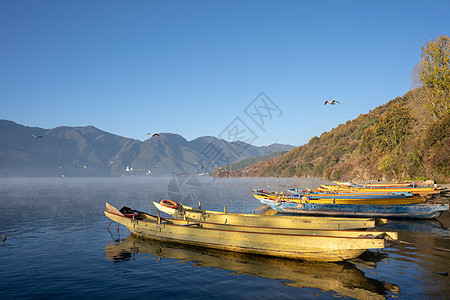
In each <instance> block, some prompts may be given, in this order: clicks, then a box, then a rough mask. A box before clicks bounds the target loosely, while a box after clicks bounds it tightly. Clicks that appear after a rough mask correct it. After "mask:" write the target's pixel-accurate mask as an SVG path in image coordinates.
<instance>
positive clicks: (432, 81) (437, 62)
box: [414, 35, 450, 120]
mask: <svg viewBox="0 0 450 300" xmlns="http://www.w3.org/2000/svg"><path fill="white" fill-rule="evenodd" d="M421 57H422V61H421V62H420V63H419V65H417V66H416V67H415V68H414V73H415V75H416V76H417V79H418V80H419V82H420V83H421V84H422V85H423V87H424V88H425V91H426V97H427V102H426V106H427V108H428V111H429V112H430V114H431V116H432V117H433V118H434V119H436V120H439V119H442V118H444V117H445V116H446V115H448V114H449V112H450V38H448V37H447V36H446V35H444V36H440V37H438V38H434V39H432V40H431V41H430V42H429V43H425V44H424V45H423V46H422V54H421Z"/></svg>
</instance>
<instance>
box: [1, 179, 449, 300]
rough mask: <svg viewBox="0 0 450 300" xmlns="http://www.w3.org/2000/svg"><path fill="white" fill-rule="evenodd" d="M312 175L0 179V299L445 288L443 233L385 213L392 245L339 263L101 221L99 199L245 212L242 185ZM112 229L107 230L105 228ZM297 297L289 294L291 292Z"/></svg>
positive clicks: (301, 183) (330, 294)
mask: <svg viewBox="0 0 450 300" xmlns="http://www.w3.org/2000/svg"><path fill="white" fill-rule="evenodd" d="M324 183H328V182H326V181H324V180H322V179H318V178H311V179H304V178H302V179H298V178H288V179H285V178H282V179H274V178H256V179H255V178H239V179H213V178H211V177H207V176H194V177H192V176H191V175H190V174H180V175H178V176H173V177H160V178H158V177H135V178H0V235H5V236H6V241H4V242H0V278H1V279H2V280H0V290H1V291H2V293H1V296H0V298H47V297H65V298H66V297H69V298H70V297H73V298H79V297H87V298H98V297H113V298H131V297H135V296H136V297H138V296H142V295H146V296H148V297H149V298H158V297H165V298H167V297H168V298H177V299H187V298H189V299H191V298H192V299H211V298H225V299H228V298H230V299H231V298H233V299H235V298H240V299H243V298H244V299H247V298H252V299H254V298H258V299H274V298H291V299H299V298H302V299H317V296H320V297H321V298H325V299H334V298H335V297H347V298H357V299H361V298H371V299H372V298H375V299H376V298H381V299H384V298H386V297H391V296H392V297H399V298H404V299H406V298H430V297H431V298H434V299H445V297H446V296H447V295H448V294H449V293H450V288H449V286H450V285H449V284H450V281H449V277H448V276H443V275H441V274H442V273H445V272H449V269H450V262H449V261H450V260H449V259H448V258H449V255H448V252H444V251H439V250H435V249H433V248H430V247H421V246H419V245H420V244H426V245H428V246H433V247H438V248H447V249H449V248H450V235H449V231H448V229H447V228H445V227H443V226H442V224H441V222H440V221H438V220H430V221H410V220H395V221H392V222H390V223H389V224H388V225H387V227H386V228H384V229H383V228H380V229H381V230H388V229H389V230H392V231H399V238H400V239H403V240H405V241H408V242H411V243H417V244H418V245H417V246H415V245H414V244H412V245H401V244H392V245H390V246H389V247H388V248H386V249H384V250H382V251H380V252H370V253H368V254H367V255H366V254H365V255H363V256H362V257H360V258H357V259H354V260H351V261H349V262H344V263H310V262H299V261H291V260H282V259H274V258H265V257H258V256H250V255H240V254H236V253H228V252H226V251H211V250H207V249H192V248H186V247H183V246H179V245H170V244H164V243H157V242H152V241H145V240H141V239H138V238H136V237H134V236H132V235H130V232H129V231H128V230H127V229H126V228H125V227H123V226H120V227H118V226H117V225H116V224H115V223H113V224H112V225H111V226H110V228H109V229H110V230H109V231H108V230H107V229H106V227H107V226H108V224H109V223H110V220H109V219H107V218H106V217H105V216H104V214H103V211H104V210H105V202H108V203H110V204H112V205H114V206H115V207H117V208H119V209H120V208H121V207H122V206H128V207H132V208H135V209H138V210H143V211H147V212H150V213H152V214H156V213H157V210H156V208H155V207H154V206H153V204H152V201H155V202H159V201H161V200H162V199H173V200H177V201H178V200H182V201H183V203H185V204H187V205H191V206H198V203H199V202H200V203H201V206H202V208H204V209H209V210H223V208H224V206H226V208H227V211H229V212H242V213H249V212H250V213H251V212H253V211H254V210H256V209H257V208H259V207H260V206H261V204H260V203H259V202H258V201H257V200H256V199H255V198H254V197H253V196H252V193H251V190H252V189H253V188H257V189H266V190H272V191H281V190H287V189H288V188H291V187H296V188H301V189H303V188H314V187H317V186H319V185H320V184H324ZM117 228H119V230H117ZM299 295H301V297H299Z"/></svg>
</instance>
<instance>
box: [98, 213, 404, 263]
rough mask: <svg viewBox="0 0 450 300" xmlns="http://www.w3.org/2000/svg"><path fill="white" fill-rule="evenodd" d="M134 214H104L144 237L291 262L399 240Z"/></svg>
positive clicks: (342, 255) (343, 255) (346, 254)
mask: <svg viewBox="0 0 450 300" xmlns="http://www.w3.org/2000/svg"><path fill="white" fill-rule="evenodd" d="M133 212H136V213H138V216H137V217H132V218H130V217H126V216H121V215H118V214H117V213H114V212H111V211H105V212H104V213H105V215H106V216H107V217H108V218H110V219H111V220H112V221H115V222H117V223H119V224H122V225H124V226H126V227H127V228H128V229H129V230H130V231H131V232H132V233H134V234H136V235H138V236H141V237H144V238H150V239H154V240H160V241H167V242H175V243H181V244H186V245H192V246H199V247H206V248H213V249H220V250H227V251H234V252H240V253H250V254H258V255H268V256H276V257H282V258H290V259H302V260H313V261H342V260H347V259H352V258H355V257H358V256H359V255H361V254H362V253H364V252H365V251H366V250H368V249H382V248H384V247H385V239H397V233H396V232H384V231H383V232H375V231H373V232H372V231H343V230H331V231H330V230H299V229H288V228H283V229H279V228H267V227H256V226H255V227H252V226H237V225H224V224H218V223H207V222H196V221H189V220H176V219H166V218H161V217H159V216H152V215H149V214H147V213H144V212H140V211H133ZM300 232H301V234H299V233H300Z"/></svg>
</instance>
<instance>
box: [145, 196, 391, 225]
mask: <svg viewBox="0 0 450 300" xmlns="http://www.w3.org/2000/svg"><path fill="white" fill-rule="evenodd" d="M153 204H154V205H155V206H156V208H158V210H160V211H162V212H164V213H166V214H169V215H171V216H172V217H174V218H175V219H184V220H193V221H204V222H211V223H220V224H231V225H247V226H259V227H278V228H299V229H328V230H348V229H366V228H373V227H375V225H380V224H383V223H386V220H378V219H375V218H341V217H315V216H274V215H255V214H238V213H228V212H217V211H209V210H199V209H193V208H192V207H189V206H185V205H181V204H180V205H179V206H178V208H176V209H174V208H171V207H167V206H164V205H161V204H159V203H157V202H153Z"/></svg>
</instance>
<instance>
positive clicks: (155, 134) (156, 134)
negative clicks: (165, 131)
mask: <svg viewBox="0 0 450 300" xmlns="http://www.w3.org/2000/svg"><path fill="white" fill-rule="evenodd" d="M147 134H148V135H151V133H150V132H149V133H147ZM154 136H159V134H158V133H154V134H152V137H154Z"/></svg>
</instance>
